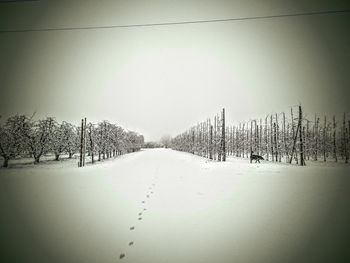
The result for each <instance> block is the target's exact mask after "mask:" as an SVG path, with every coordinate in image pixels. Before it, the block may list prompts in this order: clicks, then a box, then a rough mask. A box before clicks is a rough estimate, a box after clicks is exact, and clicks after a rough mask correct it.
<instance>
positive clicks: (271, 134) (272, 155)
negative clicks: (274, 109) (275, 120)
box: [270, 114, 274, 161]
mask: <svg viewBox="0 0 350 263" xmlns="http://www.w3.org/2000/svg"><path fill="white" fill-rule="evenodd" d="M270 142H271V159H272V161H274V158H273V157H274V152H273V131H272V114H271V115H270Z"/></svg>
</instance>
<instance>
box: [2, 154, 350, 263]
mask: <svg viewBox="0 0 350 263" xmlns="http://www.w3.org/2000/svg"><path fill="white" fill-rule="evenodd" d="M348 172H349V168H348V167H317V166H316V167H304V168H300V167H295V166H287V165H281V164H269V163H262V164H250V163H249V161H247V160H241V159H233V160H232V159H231V160H229V162H227V163H213V162H206V160H205V159H203V158H200V157H197V156H192V155H190V154H186V153H180V152H175V151H172V150H167V149H155V150H144V151H141V152H137V153H133V154H129V155H126V156H122V157H121V158H119V159H118V160H115V161H113V162H105V163H104V164H101V165H95V166H89V167H85V168H84V169H78V168H67V169H50V168H40V169H37V168H33V169H10V170H8V171H4V170H1V171H0V183H1V184H0V191H1V194H0V197H1V199H0V201H1V203H0V205H1V219H0V220H1V232H2V237H1V239H2V242H4V246H2V248H5V249H4V251H6V253H5V255H7V256H8V257H10V256H11V257H12V258H13V259H16V260H14V261H15V262H133V263H134V262H135V263H137V262H151V263H158V262H164V263H168V262H169V263H172V262H174V263H175V262H198V263H199V262H201V263H206V262H208V263H209V262H227V263H231V262H330V261H333V262H335V261H336V259H340V257H344V256H345V255H346V253H349V252H347V251H346V246H347V244H346V242H349V237H348V236H346V234H345V233H350V231H349V230H350V229H349V222H350V216H349V215H350V206H349V200H350V194H349V191H348V189H349V186H350V180H349V175H348ZM347 255H349V254H347ZM3 256H4V254H3ZM339 262H340V261H339Z"/></svg>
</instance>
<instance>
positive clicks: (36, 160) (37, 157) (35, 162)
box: [34, 155, 41, 164]
mask: <svg viewBox="0 0 350 263" xmlns="http://www.w3.org/2000/svg"><path fill="white" fill-rule="evenodd" d="M40 157H41V156H40V155H38V156H34V164H38V163H39V162H40Z"/></svg>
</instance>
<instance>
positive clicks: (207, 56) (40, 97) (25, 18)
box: [0, 0, 350, 140]
mask: <svg viewBox="0 0 350 263" xmlns="http://www.w3.org/2000/svg"><path fill="white" fill-rule="evenodd" d="M303 2H304V3H303V4H302V5H301V4H298V5H297V4H294V3H295V1H272V0H270V1H264V4H263V3H262V1H80V2H78V1H75V2H74V3H71V2H70V1H60V2H59V3H57V2H56V3H52V2H51V3H50V1H38V2H32V3H10V4H4V3H1V4H0V10H1V12H0V17H1V18H0V22H1V23H0V30H1V29H3V30H4V29H19V28H21V29H23V28H44V27H67V26H68V27H69V26H95V25H110V24H137V23H153V22H154V23H157V22H168V21H173V22H174V21H182V20H197V19H199V20H201V19H218V18H231V17H244V16H256V15H270V14H280V13H293V12H308V11H318V10H329V9H331V10H334V9H350V5H349V4H347V3H345V1H344V3H342V2H341V1H339V3H336V2H335V1H309V2H308V3H305V1H303ZM349 16H350V15H349V13H347V14H336V15H320V16H312V17H289V18H279V19H270V20H251V21H239V22H226V23H213V24H209V23H206V24H193V25H176V26H164V27H148V28H146V27H142V28H124V29H104V30H89V31H62V32H61V31H55V32H33V33H11V34H9V33H6V34H0V48H1V53H0V88H1V93H0V94H1V95H0V96H1V97H0V114H1V115H4V116H8V115H11V114H15V113H17V112H18V113H27V114H31V113H32V112H34V111H36V112H37V116H38V117H42V116H55V117H57V119H58V120H59V121H61V120H66V121H70V122H72V123H74V124H79V119H81V118H82V117H85V116H86V117H87V118H88V120H90V121H99V120H105V119H107V120H110V121H112V122H116V123H119V124H121V125H122V126H123V127H126V128H129V129H134V130H136V131H138V132H140V133H142V134H144V135H145V138H146V140H156V139H159V138H160V137H161V136H162V135H165V134H170V135H176V134H177V133H179V132H182V131H183V130H185V129H187V128H188V127H189V126H191V125H192V124H195V123H197V122H199V121H202V120H204V119H205V118H207V117H212V116H213V115H214V114H215V113H217V112H218V111H219V110H220V109H221V108H222V107H225V108H226V111H227V122H228V123H229V124H230V123H234V122H238V121H243V120H249V119H250V118H255V117H260V116H262V115H264V114H268V113H271V112H274V111H277V112H281V111H287V112H289V106H291V105H296V104H298V103H299V102H301V103H302V104H303V105H304V108H305V110H306V111H307V112H308V113H310V114H313V113H314V112H318V113H320V114H324V113H326V114H329V115H330V114H334V113H335V114H339V113H341V112H343V111H347V112H349V105H348V98H349V95H350V94H349V93H350V92H349V84H350V81H349V73H350V72H349V68H350V63H349V59H350V40H349V34H348V28H349V24H350V17H349Z"/></svg>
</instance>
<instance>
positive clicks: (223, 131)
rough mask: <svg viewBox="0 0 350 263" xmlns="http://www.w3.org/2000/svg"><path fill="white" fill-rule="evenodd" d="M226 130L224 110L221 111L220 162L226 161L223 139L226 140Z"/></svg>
mask: <svg viewBox="0 0 350 263" xmlns="http://www.w3.org/2000/svg"><path fill="white" fill-rule="evenodd" d="M225 133H226V129H225V108H223V109H222V138H221V141H222V161H223V162H225V161H226V144H225V138H226V134H225Z"/></svg>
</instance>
